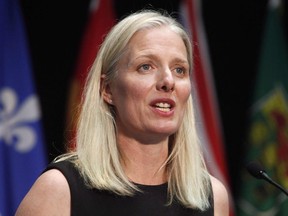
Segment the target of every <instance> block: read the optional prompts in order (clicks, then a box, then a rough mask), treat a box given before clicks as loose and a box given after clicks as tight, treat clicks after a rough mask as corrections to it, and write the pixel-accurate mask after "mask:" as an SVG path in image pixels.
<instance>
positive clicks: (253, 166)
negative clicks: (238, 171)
mask: <svg viewBox="0 0 288 216" xmlns="http://www.w3.org/2000/svg"><path fill="white" fill-rule="evenodd" d="M246 169H247V171H248V172H249V173H250V174H251V175H252V176H254V177H255V178H258V179H262V178H263V172H265V171H264V170H263V168H262V166H261V165H260V163H258V162H256V161H252V162H250V163H248V164H247V165H246Z"/></svg>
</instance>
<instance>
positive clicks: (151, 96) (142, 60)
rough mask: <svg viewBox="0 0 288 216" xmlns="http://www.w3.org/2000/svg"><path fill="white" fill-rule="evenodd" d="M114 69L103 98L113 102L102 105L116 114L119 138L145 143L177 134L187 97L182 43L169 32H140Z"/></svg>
mask: <svg viewBox="0 0 288 216" xmlns="http://www.w3.org/2000/svg"><path fill="white" fill-rule="evenodd" d="M117 69H118V74H117V76H116V78H115V80H114V81H112V83H111V84H110V85H109V86H107V87H106V89H105V92H106V95H109V99H111V100H108V99H107V98H108V97H106V102H108V103H110V104H112V105H113V106H114V107H115V110H116V125H117V131H118V133H120V134H121V135H124V136H126V137H130V138H135V139H140V140H142V141H147V142H148V140H147V139H149V142H151V141H152V140H153V139H155V138H158V139H159V137H161V138H166V137H168V136H169V135H171V134H173V133H175V132H176V131H177V130H178V129H179V127H180V125H181V123H182V119H183V115H184V111H185V107H186V103H187V100H188V98H189V95H190V91H191V83H190V78H189V64H188V60H187V51H186V47H185V45H184V42H183V40H182V39H181V37H180V36H179V35H177V34H176V33H174V32H173V31H171V30H170V29H169V28H168V27H161V28H154V29H145V30H141V31H139V32H137V33H136V34H135V35H134V36H133V37H132V38H131V40H130V42H129V44H128V46H127V51H126V52H125V53H124V55H123V56H122V57H121V59H120V61H119V63H118V66H117ZM104 99H105V96H104ZM111 101H112V102H111ZM155 141H156V140H155Z"/></svg>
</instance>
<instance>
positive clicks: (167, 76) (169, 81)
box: [157, 69, 175, 92]
mask: <svg viewBox="0 0 288 216" xmlns="http://www.w3.org/2000/svg"><path fill="white" fill-rule="evenodd" d="M174 88H175V80H174V77H173V74H172V71H171V70H170V69H165V70H162V71H159V77H158V82H157V90H159V91H165V92H169V91H174Z"/></svg>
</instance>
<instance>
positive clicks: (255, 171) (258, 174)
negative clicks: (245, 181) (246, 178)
mask: <svg viewBox="0 0 288 216" xmlns="http://www.w3.org/2000/svg"><path fill="white" fill-rule="evenodd" d="M246 169H247V171H248V172H249V173H250V174H251V175H252V176H254V177H255V178H257V179H264V180H265V181H267V182H269V183H270V184H272V185H274V186H275V187H277V188H278V189H280V190H281V191H282V192H283V193H285V194H286V195H287V196H288V191H287V190H285V189H284V188H283V187H282V186H281V185H279V184H278V183H276V182H275V181H273V180H272V179H271V178H270V177H269V176H268V174H267V173H266V172H265V170H264V169H263V168H262V166H261V165H260V164H259V163H258V162H256V161H252V162H249V163H248V164H247V165H246Z"/></svg>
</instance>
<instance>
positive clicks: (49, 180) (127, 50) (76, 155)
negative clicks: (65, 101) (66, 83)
mask: <svg viewBox="0 0 288 216" xmlns="http://www.w3.org/2000/svg"><path fill="white" fill-rule="evenodd" d="M191 73H193V65H192V49H191V43H190V40H189V37H188V35H187V33H186V32H185V31H184V30H183V27H182V26H181V25H180V24H179V23H178V22H177V21H175V20H174V19H173V18H172V17H170V16H168V15H167V14H162V13H159V12H156V11H140V12H137V13H134V14H131V15H129V16H128V17H126V18H124V19H123V20H122V21H120V22H119V23H118V24H117V25H115V26H114V28H113V29H112V30H111V31H110V33H109V34H108V35H107V36H106V38H105V41H104V42H103V44H102V46H101V49H100V51H99V53H98V56H97V58H96V60H95V62H94V64H93V66H92V68H91V71H90V73H89V76H88V78H87V82H86V86H85V92H84V95H83V104H82V105H83V106H82V109H81V113H80V118H79V124H78V129H77V148H76V150H75V152H72V153H69V154H66V155H63V156H61V157H60V158H58V159H57V160H56V161H55V162H53V163H52V164H50V165H49V166H48V167H47V169H46V170H45V172H43V174H42V175H41V176H40V177H39V178H38V179H37V181H36V182H35V184H34V185H33V186H32V188H31V190H30V191H29V192H28V194H27V195H26V197H25V198H24V200H23V201H22V203H21V204H20V206H19V208H18V210H17V213H16V215H29V216H31V215H32V216H33V215H37V216H41V215H49V216H50V215H85V216H86V215H93V216H95V215H133V216H136V215H137V216H141V215H147V216H148V215H149V216H153V215H161V216H162V215H163V216H165V215H173V216H176V215H182V216H184V215H193V216H200V215H202V216H204V215H206V216H208V215H211V216H212V215H218V216H227V215H228V196H227V192H226V189H225V187H224V186H223V184H222V183H221V182H220V181H218V180H217V179H216V178H214V177H212V176H211V175H210V174H209V173H208V171H207V169H206V166H205V162H204V160H203V155H202V151H201V148H200V144H199V140H198V137H197V133H196V130H195V117H194V113H193V106H192V97H191V80H190V78H191V76H190V74H191Z"/></svg>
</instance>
